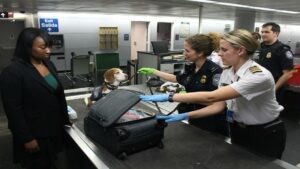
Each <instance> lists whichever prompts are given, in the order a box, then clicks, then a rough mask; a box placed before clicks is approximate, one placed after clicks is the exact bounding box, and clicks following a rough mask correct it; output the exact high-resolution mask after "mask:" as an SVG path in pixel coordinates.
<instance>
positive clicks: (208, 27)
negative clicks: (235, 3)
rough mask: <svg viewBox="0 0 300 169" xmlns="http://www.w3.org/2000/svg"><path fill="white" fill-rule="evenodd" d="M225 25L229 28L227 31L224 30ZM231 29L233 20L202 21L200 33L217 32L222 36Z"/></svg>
mask: <svg viewBox="0 0 300 169" xmlns="http://www.w3.org/2000/svg"><path fill="white" fill-rule="evenodd" d="M226 25H229V26H230V29H229V30H226V29H225V27H226ZM233 29H234V21H233V20H218V19H202V25H201V33H209V32H219V33H221V34H223V33H226V32H228V31H231V30H233Z"/></svg>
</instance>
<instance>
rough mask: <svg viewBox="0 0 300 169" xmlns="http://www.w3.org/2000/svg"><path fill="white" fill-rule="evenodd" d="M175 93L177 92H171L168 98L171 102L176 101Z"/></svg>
mask: <svg viewBox="0 0 300 169" xmlns="http://www.w3.org/2000/svg"><path fill="white" fill-rule="evenodd" d="M174 94H175V93H173V92H172V93H170V94H169V98H168V101H169V102H174V100H173V96H174Z"/></svg>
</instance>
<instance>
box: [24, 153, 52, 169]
mask: <svg viewBox="0 0 300 169" xmlns="http://www.w3.org/2000/svg"><path fill="white" fill-rule="evenodd" d="M21 165H22V166H23V167H25V168H26V169H53V168H55V167H54V161H53V160H52V159H51V157H50V156H49V155H48V154H47V153H46V152H42V151H39V152H35V153H28V156H27V157H26V161H25V162H23V163H22V164H21Z"/></svg>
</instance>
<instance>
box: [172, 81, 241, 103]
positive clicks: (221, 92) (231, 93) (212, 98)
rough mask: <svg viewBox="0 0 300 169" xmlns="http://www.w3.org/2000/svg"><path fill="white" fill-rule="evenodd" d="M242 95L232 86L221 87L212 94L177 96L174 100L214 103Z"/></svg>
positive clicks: (199, 93)
mask: <svg viewBox="0 0 300 169" xmlns="http://www.w3.org/2000/svg"><path fill="white" fill-rule="evenodd" d="M239 96H240V94H239V93H238V92H237V91H235V90H234V89H233V88H232V87H231V86H230V85H228V86H224V87H221V88H219V89H217V90H214V91H211V92H192V93H185V94H175V95H174V96H173V100H174V101H176V102H185V103H199V102H200V103H212V102H218V101H224V100H229V99H233V98H236V97H239Z"/></svg>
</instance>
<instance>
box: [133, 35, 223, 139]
mask: <svg viewBox="0 0 300 169" xmlns="http://www.w3.org/2000/svg"><path fill="white" fill-rule="evenodd" d="M219 41H220V37H219V36H217V35H216V34H210V35H204V34H197V35H194V36H191V37H189V38H187V39H186V40H185V42H184V56H185V59H186V60H187V61H190V62H192V63H191V64H186V65H185V69H184V71H183V72H182V73H180V74H178V75H173V74H169V73H165V72H161V71H159V70H156V69H152V68H141V69H139V71H138V72H139V73H141V74H154V75H156V76H159V77H161V78H163V79H165V80H167V81H171V82H178V83H179V84H181V85H183V86H184V87H185V89H186V92H196V91H213V90H215V89H217V88H218V83H219V79H220V75H221V73H222V68H221V67H220V66H218V65H217V64H215V63H214V62H212V61H210V60H208V59H207V56H209V55H210V54H211V53H212V51H214V50H215V49H216V48H218V46H219ZM205 106H206V104H195V103H193V104H191V103H181V104H180V105H179V106H178V108H177V110H178V112H179V113H185V112H189V111H193V110H197V109H200V108H203V107H205ZM189 123H190V124H192V125H195V126H198V127H200V128H202V129H205V130H208V131H213V132H218V133H221V134H223V135H227V128H226V127H227V125H226V118H225V113H223V114H218V115H215V116H211V117H207V118H203V119H192V120H190V121H189Z"/></svg>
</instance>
